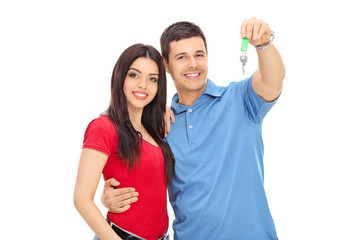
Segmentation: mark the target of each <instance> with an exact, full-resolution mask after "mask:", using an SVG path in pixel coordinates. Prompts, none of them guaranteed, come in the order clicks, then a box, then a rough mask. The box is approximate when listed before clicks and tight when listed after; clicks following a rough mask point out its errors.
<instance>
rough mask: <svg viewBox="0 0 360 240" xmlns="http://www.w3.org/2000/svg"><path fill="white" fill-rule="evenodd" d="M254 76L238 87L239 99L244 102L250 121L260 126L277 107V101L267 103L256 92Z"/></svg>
mask: <svg viewBox="0 0 360 240" xmlns="http://www.w3.org/2000/svg"><path fill="white" fill-rule="evenodd" d="M253 76H254V75H252V76H251V77H250V78H248V79H245V80H243V81H242V82H241V83H242V84H239V86H238V88H239V89H238V90H237V99H238V100H239V101H240V102H242V104H243V107H244V111H245V114H246V115H247V116H248V118H249V119H250V121H252V122H254V123H256V124H258V123H262V121H263V119H264V117H265V116H266V114H267V113H268V112H269V111H270V109H271V108H272V107H273V106H274V105H275V103H276V102H277V99H276V100H274V101H272V102H266V101H265V100H264V99H262V98H261V97H260V96H259V95H258V94H257V93H256V92H255V90H254V88H253V86H252V78H253Z"/></svg>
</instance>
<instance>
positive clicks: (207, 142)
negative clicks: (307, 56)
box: [74, 18, 285, 240]
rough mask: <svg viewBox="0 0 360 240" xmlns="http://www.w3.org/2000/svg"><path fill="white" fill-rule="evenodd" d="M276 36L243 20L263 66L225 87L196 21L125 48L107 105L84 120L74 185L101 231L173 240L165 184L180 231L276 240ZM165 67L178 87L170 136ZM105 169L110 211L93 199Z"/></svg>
mask: <svg viewBox="0 0 360 240" xmlns="http://www.w3.org/2000/svg"><path fill="white" fill-rule="evenodd" d="M272 35H273V33H272V32H271V30H270V28H269V26H268V24H266V23H265V22H263V21H261V20H259V19H256V18H251V19H247V20H245V21H244V22H243V24H242V26H241V36H242V37H243V38H244V37H246V38H248V39H249V42H250V44H251V45H253V46H255V47H256V48H257V54H258V61H259V69H258V70H257V71H256V72H255V73H254V74H253V76H251V77H250V78H248V79H245V80H243V81H240V82H233V83H231V84H230V85H228V86H227V87H218V86H217V85H215V83H213V82H212V81H211V80H210V79H208V78H207V72H208V66H207V64H208V59H207V53H208V49H207V45H206V39H205V36H204V34H203V32H202V31H201V29H200V28H199V27H198V26H196V25H194V24H192V23H189V22H177V23H174V24H172V25H171V26H169V27H168V28H167V29H165V31H164V32H163V34H162V36H161V39H160V43H161V52H162V56H161V55H160V54H159V53H158V51H157V50H155V49H154V48H153V47H151V46H148V45H143V44H135V45H133V46H131V47H129V48H128V49H126V50H125V51H124V52H123V53H122V54H121V56H120V58H119V60H118V61H117V63H116V65H115V67H114V71H113V75H112V79H111V102H110V106H109V108H108V109H107V110H106V111H105V113H104V114H102V115H101V116H100V117H99V118H97V119H95V120H93V121H92V122H90V124H89V125H88V127H87V129H86V132H85V136H84V143H83V150H82V153H81V157H80V163H79V170H78V176H77V180H76V185H75V193H74V203H75V207H76V208H77V210H78V211H79V213H80V214H81V216H82V217H83V218H84V219H85V221H86V222H87V223H88V225H89V226H90V227H91V228H92V230H93V231H94V232H95V234H96V236H95V239H102V240H106V239H111V240H113V239H168V236H167V228H168V221H169V220H168V214H167V208H166V205H167V204H166V187H168V191H169V199H170V202H171V205H172V207H173V210H174V213H175V221H174V223H173V229H174V238H175V239H180V240H181V239H256V240H258V239H277V234H276V231H275V225H274V222H273V219H272V217H271V214H270V211H269V207H268V203H267V200H266V195H265V190H264V182H263V152H264V148H263V142H262V136H261V127H262V120H263V118H264V117H265V115H266V114H267V112H268V111H269V110H270V109H271V107H272V106H273V105H274V104H275V102H276V99H277V98H278V97H279V95H280V93H281V90H282V83H283V79H284V76H285V68H284V65H283V62H282V60H281V57H280V54H279V52H278V51H277V49H276V48H275V47H274V45H273V44H272V41H271V38H273V36H272ZM239 66H240V63H239ZM230 70H231V69H222V71H230ZM165 71H167V72H168V73H170V74H171V77H172V79H173V81H174V83H175V87H176V89H177V94H176V95H175V96H174V97H173V101H172V104H171V108H172V110H173V114H174V116H172V117H171V120H173V125H172V126H171V131H170V132H169V133H168V134H167V136H166V139H165V140H164V139H163V136H164V135H165V132H166V131H167V130H169V127H167V130H165V126H166V123H165V121H164V118H163V117H164V114H165V109H166V107H165V104H166V103H165V101H166V75H165ZM169 115H171V114H167V116H169ZM175 118H176V121H174V120H175ZM166 119H167V120H166V121H167V122H170V117H166ZM101 174H103V176H104V179H105V180H106V183H105V187H104V192H103V195H102V201H103V203H104V205H105V206H106V207H107V208H108V209H109V212H108V214H107V218H106V219H105V218H104V217H103V216H102V214H101V212H100V211H99V209H98V208H97V206H96V205H95V204H94V201H93V197H94V194H95V191H96V188H97V186H98V183H99V179H100V177H101ZM120 184H121V186H119V185H120Z"/></svg>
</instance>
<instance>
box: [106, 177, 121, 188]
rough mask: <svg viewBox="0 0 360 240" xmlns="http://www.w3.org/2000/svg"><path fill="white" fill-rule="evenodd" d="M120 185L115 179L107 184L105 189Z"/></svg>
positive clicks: (111, 179) (109, 180)
mask: <svg viewBox="0 0 360 240" xmlns="http://www.w3.org/2000/svg"><path fill="white" fill-rule="evenodd" d="M119 185H120V183H119V182H118V181H116V179H115V178H110V179H108V180H107V181H106V182H105V187H117V186H119Z"/></svg>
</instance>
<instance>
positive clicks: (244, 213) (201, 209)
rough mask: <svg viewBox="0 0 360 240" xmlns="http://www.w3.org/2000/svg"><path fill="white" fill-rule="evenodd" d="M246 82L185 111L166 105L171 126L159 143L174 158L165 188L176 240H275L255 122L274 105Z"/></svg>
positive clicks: (211, 91) (215, 90)
mask: <svg viewBox="0 0 360 240" xmlns="http://www.w3.org/2000/svg"><path fill="white" fill-rule="evenodd" d="M251 79H252V78H249V79H246V80H243V81H240V82H234V83H231V84H230V85H229V86H227V87H219V86H216V85H215V84H214V83H213V82H212V81H211V80H209V79H208V80H207V81H208V83H207V86H206V89H205V91H204V93H203V94H202V95H201V96H200V97H199V98H198V99H197V100H196V101H195V102H194V104H193V105H192V106H190V107H187V106H184V105H181V104H179V103H178V100H179V97H178V95H177V94H175V96H174V97H173V102H172V106H171V107H172V109H173V111H174V113H175V119H176V122H175V124H173V125H172V127H171V132H170V133H169V134H168V136H167V138H166V140H167V142H168V143H169V145H170V147H171V150H172V151H173V153H174V156H175V160H176V163H175V177H174V179H173V182H172V183H171V184H170V185H169V186H168V190H169V198H170V202H171V205H172V207H173V209H174V213H175V220H174V223H173V229H174V238H175V239H179V240H188V239H196V240H199V239H206V240H211V239H214V240H225V239H226V240H230V239H231V240H234V239H235V240H242V239H252V240H267V239H277V236H276V231H275V226H274V222H273V219H272V217H271V214H270V211H269V207H268V203H267V199H266V195H265V190H264V169H263V155H264V146H263V141H262V135H261V131H262V129H261V125H262V120H263V118H264V117H265V115H266V114H267V112H268V111H269V110H270V109H271V107H272V106H273V105H274V104H275V101H274V102H271V103H267V102H265V101H264V100H263V99H262V98H261V97H260V96H258V95H257V94H256V93H255V91H254V89H253V87H252V84H251Z"/></svg>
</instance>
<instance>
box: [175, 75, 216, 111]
mask: <svg viewBox="0 0 360 240" xmlns="http://www.w3.org/2000/svg"><path fill="white" fill-rule="evenodd" d="M203 95H209V96H212V97H220V96H221V93H220V91H219V87H218V86H216V84H215V83H214V82H213V81H211V80H210V79H207V85H206V88H205V91H204V92H203V93H202V94H201V95H200V96H199V97H198V99H199V98H201V96H203ZM198 99H196V101H195V103H196V102H197V101H198ZM178 102H179V95H178V94H177V93H176V94H175V95H174V97H173V98H172V103H171V108H172V110H173V111H174V113H175V114H179V113H181V112H184V111H186V110H187V109H188V108H189V107H187V106H184V105H182V104H180V103H178ZM195 103H194V104H195Z"/></svg>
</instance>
